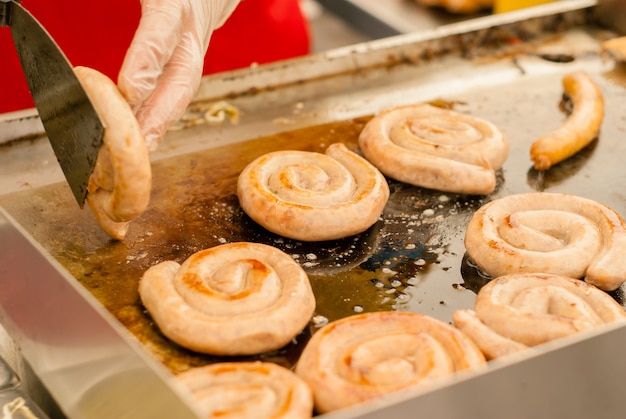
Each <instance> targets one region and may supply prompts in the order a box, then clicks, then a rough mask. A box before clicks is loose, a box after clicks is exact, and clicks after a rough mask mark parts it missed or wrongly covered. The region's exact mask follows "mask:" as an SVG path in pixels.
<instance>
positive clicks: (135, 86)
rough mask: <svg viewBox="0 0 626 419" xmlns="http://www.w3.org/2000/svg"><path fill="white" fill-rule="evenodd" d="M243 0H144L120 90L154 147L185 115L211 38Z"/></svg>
mask: <svg viewBox="0 0 626 419" xmlns="http://www.w3.org/2000/svg"><path fill="white" fill-rule="evenodd" d="M238 3H239V0H141V20H140V22H139V27H138V28H137V31H136V33H135V37H134V38H133V41H132V42H131V44H130V47H129V49H128V51H127V53H126V57H125V58H124V62H123V64H122V68H121V70H120V74H119V76H118V86H119V89H120V90H121V92H122V94H123V95H124V96H125V97H126V100H128V102H129V104H130V106H131V108H132V109H133V112H134V113H135V116H136V117H137V120H138V122H139V125H140V127H141V130H142V132H143V134H144V136H145V139H146V143H147V145H148V148H149V149H150V150H151V151H153V150H155V149H156V148H157V146H158V145H159V143H160V142H161V140H162V138H163V135H164V134H165V131H166V130H167V128H168V127H169V126H170V125H171V124H172V123H174V122H176V121H177V120H178V119H179V118H180V117H181V116H182V114H183V113H184V111H185V109H186V107H187V105H189V102H190V101H191V99H192V98H193V95H194V94H195V93H196V91H197V89H198V86H199V85H200V79H201V77H202V67H203V65H204V55H205V54H206V51H207V48H208V46H209V40H210V39H211V34H212V33H213V31H214V30H215V29H217V28H218V27H220V26H221V25H222V24H223V23H224V22H225V21H226V19H227V18H228V17H229V16H230V15H231V13H232V12H233V10H234V9H235V7H236V6H237V4H238Z"/></svg>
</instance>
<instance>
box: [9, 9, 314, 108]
mask: <svg viewBox="0 0 626 419" xmlns="http://www.w3.org/2000/svg"><path fill="white" fill-rule="evenodd" d="M21 4H22V6H23V7H24V8H26V9H27V10H28V11H30V13H31V14H32V15H33V16H34V17H35V18H36V19H37V20H39V22H40V23H41V24H42V25H43V26H44V27H45V28H46V29H47V30H48V32H49V33H50V34H51V35H52V37H53V38H54V40H55V41H56V42H57V44H59V46H60V47H61V49H62V50H63V52H64V53H65V55H66V56H67V58H68V60H69V61H70V63H72V65H74V66H78V65H81V66H87V67H92V68H94V69H96V70H98V71H100V72H102V73H104V74H106V75H107V76H109V77H110V78H111V79H112V80H114V81H116V80H117V74H118V72H119V69H120V67H121V66H122V61H123V60H124V56H125V54H126V50H127V48H128V46H129V45H130V42H131V40H132V38H133V35H134V33H135V30H136V29H137V25H138V23H139V18H140V15H141V6H140V3H139V0H107V1H86V0H55V1H50V0H22V1H21ZM309 50H310V42H309V32H308V26H307V22H306V20H305V18H304V16H303V15H302V12H301V10H300V6H299V3H298V0H242V1H241V3H240V4H239V5H238V6H237V8H236V9H235V11H234V12H233V14H232V15H231V17H230V18H229V19H228V20H227V21H226V23H225V24H224V26H222V27H221V28H219V29H217V30H216V31H215V32H214V33H213V36H212V38H211V43H210V44H209V51H208V53H207V55H206V57H205V66H204V74H211V73H216V72H221V71H226V70H232V69H236V68H243V67H247V66H249V65H250V64H252V63H259V64H262V63H267V62H272V61H278V60H282V59H286V58H290V57H295V56H300V55H305V54H308V53H309ZM32 107H34V104H33V101H32V98H31V96H30V93H29V92H28V87H27V84H26V79H25V78H24V75H23V73H22V69H21V66H20V64H19V60H18V57H17V53H16V51H15V47H14V45H13V40H12V38H11V32H10V29H9V28H7V27H2V28H0V113H5V112H11V111H15V110H20V109H26V108H32Z"/></svg>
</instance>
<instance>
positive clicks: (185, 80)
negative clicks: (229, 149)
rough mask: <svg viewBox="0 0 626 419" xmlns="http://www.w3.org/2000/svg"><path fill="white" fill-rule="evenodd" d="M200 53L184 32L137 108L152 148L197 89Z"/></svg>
mask: <svg viewBox="0 0 626 419" xmlns="http://www.w3.org/2000/svg"><path fill="white" fill-rule="evenodd" d="M202 54H203V51H202V50H201V46H199V45H198V42H197V40H195V39H194V38H193V36H192V35H190V34H189V33H185V34H184V35H183V39H182V40H181V42H180V44H179V46H178V47H177V48H176V50H175V51H174V53H173V54H172V57H171V60H170V62H169V63H168V64H167V65H166V66H165V68H164V69H163V73H162V74H161V76H160V78H159V80H158V83H157V84H156V86H155V87H154V89H153V90H152V92H151V93H150V95H149V96H148V97H147V98H146V99H145V100H144V101H143V102H142V104H141V106H140V107H139V109H138V110H137V111H136V117H137V121H138V122H139V126H140V127H141V130H142V132H143V134H144V137H145V139H146V143H147V145H148V148H149V149H150V150H151V151H154V150H155V149H156V148H157V146H158V145H159V143H160V142H161V140H162V138H163V136H164V135H165V132H166V130H167V128H168V127H169V126H170V125H171V124H173V123H174V122H176V121H177V120H179V119H180V117H181V116H182V115H183V113H184V112H185V109H186V108H187V106H188V105H189V102H191V99H192V98H193V95H194V94H195V92H196V91H197V89H198V86H199V85H200V79H201V77H202V65H203V60H202V59H201V58H202V56H203V55H202ZM198 57H200V58H198Z"/></svg>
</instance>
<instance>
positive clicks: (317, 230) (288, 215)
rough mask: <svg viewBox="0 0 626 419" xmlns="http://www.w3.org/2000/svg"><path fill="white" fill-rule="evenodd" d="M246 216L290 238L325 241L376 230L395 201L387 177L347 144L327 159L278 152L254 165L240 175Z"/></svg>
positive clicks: (336, 146) (305, 153) (333, 146)
mask: <svg viewBox="0 0 626 419" xmlns="http://www.w3.org/2000/svg"><path fill="white" fill-rule="evenodd" d="M237 195H238V197H239V202H240V204H241V207H242V208H243V210H244V211H245V212H246V213H247V214H248V215H249V216H250V218H252V219H253V220H254V221H256V222H257V223H259V224H260V225H262V226H263V227H265V228H266V229H268V230H270V231H272V232H274V233H276V234H280V235H282V236H284V237H288V238H292V239H297V240H303V241H321V240H332V239H339V238H343V237H347V236H351V235H354V234H357V233H361V232H363V231H365V230H367V229H368V228H369V227H371V226H372V225H373V224H374V223H375V222H376V221H377V220H378V217H380V214H381V213H382V211H383V208H384V207H385V204H386V203H387V199H388V198H389V186H388V185H387V181H386V180H385V178H384V176H383V175H382V174H381V173H380V172H379V171H378V170H377V169H376V168H375V167H374V166H372V165H371V164H370V163H368V162H367V161H366V160H365V159H364V158H362V157H360V156H359V155H357V154H356V153H353V152H352V151H350V150H348V148H347V147H346V146H345V145H343V144H341V143H336V144H331V145H330V146H329V147H328V148H327V150H326V154H325V155H324V154H321V153H313V152H308V151H276V152H273V153H268V154H265V155H263V156H261V157H259V158H257V159H256V160H254V161H253V162H252V163H250V164H249V165H248V166H246V168H245V169H244V170H243V171H242V173H241V174H240V175H239V179H238V182H237Z"/></svg>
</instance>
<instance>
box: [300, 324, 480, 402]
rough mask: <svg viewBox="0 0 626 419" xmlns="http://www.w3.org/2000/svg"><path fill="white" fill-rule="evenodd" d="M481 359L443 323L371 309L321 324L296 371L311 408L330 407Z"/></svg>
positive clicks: (409, 385) (473, 364) (447, 372)
mask: <svg viewBox="0 0 626 419" xmlns="http://www.w3.org/2000/svg"><path fill="white" fill-rule="evenodd" d="M484 363H485V358H484V357H483V355H482V353H481V352H480V350H479V349H478V348H477V347H476V346H475V345H474V344H473V343H472V342H471V341H470V340H469V339H468V338H467V337H465V336H464V335H463V334H462V333H461V332H459V331H458V330H456V329H455V328H454V327H452V326H449V325H448V324H446V323H443V322H440V321H439V320H436V319H433V318H430V317H427V316H424V315H421V314H417V313H406V312H376V313H364V314H358V315H353V316H350V317H346V318H343V319H341V320H337V321H335V322H332V323H329V324H328V325H326V326H324V327H323V328H322V329H320V330H319V331H318V332H317V333H315V334H314V335H313V337H312V338H311V340H310V341H309V342H308V343H307V345H306V347H305V348H304V351H303V352H302V355H301V356H300V360H299V361H298V363H297V365H296V374H298V375H299V376H301V377H302V378H303V379H304V381H306V382H307V383H308V384H309V387H311V388H312V389H313V398H314V400H315V406H316V408H317V409H318V410H319V411H320V412H329V411H332V410H336V409H339V408H343V407H347V406H350V405H354V404H356V403H360V402H363V401H366V400H370V399H374V398H377V397H380V396H382V395H384V394H388V393H391V392H396V391H400V390H405V389H414V388H416V387H417V386H421V385H424V384H425V383H427V382H429V381H432V380H435V379H438V378H441V377H446V376H449V375H451V374H453V373H454V372H456V371H460V370H465V369H469V368H477V367H480V366H482V365H484Z"/></svg>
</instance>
